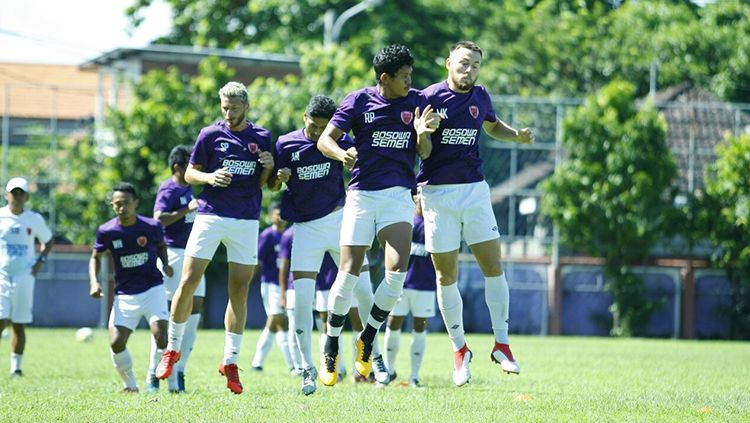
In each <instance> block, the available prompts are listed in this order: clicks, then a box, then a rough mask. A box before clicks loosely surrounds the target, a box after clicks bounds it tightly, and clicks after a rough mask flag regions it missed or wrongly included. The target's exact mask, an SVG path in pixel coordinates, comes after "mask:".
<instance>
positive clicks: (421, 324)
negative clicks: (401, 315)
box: [414, 319, 427, 333]
mask: <svg viewBox="0 0 750 423" xmlns="http://www.w3.org/2000/svg"><path fill="white" fill-rule="evenodd" d="M426 328H427V319H414V332H418V333H421V332H424V331H425V329H426Z"/></svg>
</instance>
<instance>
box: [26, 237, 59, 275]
mask: <svg viewBox="0 0 750 423" xmlns="http://www.w3.org/2000/svg"><path fill="white" fill-rule="evenodd" d="M53 244H54V243H53V241H52V239H50V240H49V241H47V242H45V243H43V244H41V246H40V247H39V257H37V258H36V263H34V266H33V267H32V268H31V274H32V275H34V276H36V274H37V273H39V270H40V269H41V268H42V266H43V265H44V263H46V262H47V256H48V255H49V253H50V251H52V245H53Z"/></svg>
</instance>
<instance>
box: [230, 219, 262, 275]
mask: <svg viewBox="0 0 750 423" xmlns="http://www.w3.org/2000/svg"><path fill="white" fill-rule="evenodd" d="M223 223H224V224H223V227H224V237H223V239H222V242H223V243H224V245H225V246H226V247H227V261H228V262H230V263H237V264H242V265H247V266H253V267H254V266H255V265H256V264H258V221H257V220H254V219H225V222H223Z"/></svg>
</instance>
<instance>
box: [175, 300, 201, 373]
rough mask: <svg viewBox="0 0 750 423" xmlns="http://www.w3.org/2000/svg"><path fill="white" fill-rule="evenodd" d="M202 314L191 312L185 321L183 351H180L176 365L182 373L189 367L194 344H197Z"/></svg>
mask: <svg viewBox="0 0 750 423" xmlns="http://www.w3.org/2000/svg"><path fill="white" fill-rule="evenodd" d="M200 321H201V315H200V314H199V313H195V314H191V315H190V317H188V319H187V322H185V332H184V333H183V335H182V352H181V353H180V361H178V362H177V364H176V365H175V366H176V368H177V371H178V372H180V373H184V372H185V368H186V367H187V363H188V359H189V358H190V353H192V352H193V346H194V345H195V339H196V338H197V337H198V324H200Z"/></svg>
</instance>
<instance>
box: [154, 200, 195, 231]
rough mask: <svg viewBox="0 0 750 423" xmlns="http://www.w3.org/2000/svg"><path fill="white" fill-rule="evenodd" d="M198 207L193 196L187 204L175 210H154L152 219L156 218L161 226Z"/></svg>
mask: <svg viewBox="0 0 750 423" xmlns="http://www.w3.org/2000/svg"><path fill="white" fill-rule="evenodd" d="M197 208H198V200H196V199H195V198H193V199H192V200H190V202H189V203H188V205H187V206H185V207H183V208H181V209H179V210H175V211H164V210H154V219H156V220H158V221H159V223H161V225H162V226H169V225H171V224H173V223H175V222H177V221H178V220H180V219H182V218H183V217H185V215H186V214H188V213H190V212H192V211H195V210H196V209H197Z"/></svg>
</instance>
